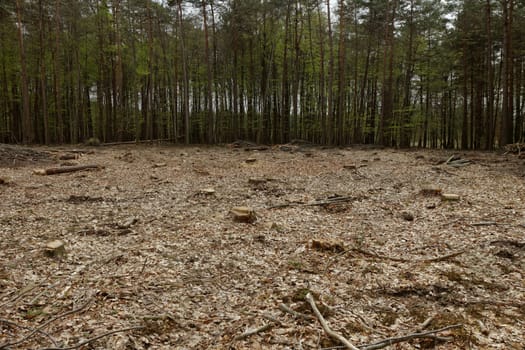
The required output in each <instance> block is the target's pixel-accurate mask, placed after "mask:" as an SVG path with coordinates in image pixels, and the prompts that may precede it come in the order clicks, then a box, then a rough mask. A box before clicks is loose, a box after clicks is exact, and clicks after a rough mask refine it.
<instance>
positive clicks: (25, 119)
mask: <svg viewBox="0 0 525 350" xmlns="http://www.w3.org/2000/svg"><path fill="white" fill-rule="evenodd" d="M16 16H17V21H18V25H17V27H18V47H19V53H20V67H21V72H20V80H21V81H20V85H21V87H22V123H21V126H22V141H23V142H24V143H30V142H32V141H33V125H32V123H31V111H30V109H29V108H30V107H29V87H28V80H27V79H28V77H27V62H26V51H25V47H24V34H23V30H24V24H23V23H22V6H21V0H16Z"/></svg>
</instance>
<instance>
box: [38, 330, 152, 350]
mask: <svg viewBox="0 0 525 350" xmlns="http://www.w3.org/2000/svg"><path fill="white" fill-rule="evenodd" d="M144 328H145V327H144V326H133V327H128V328H122V329H116V330H114V331H110V332H106V333H102V334H100V335H97V336H95V337H93V338H89V339H86V340H84V341H82V342H80V343H78V344H77V345H73V346H68V347H64V348H59V347H55V348H41V349H39V350H74V349H78V348H80V347H82V346H84V345H86V344H89V343H91V342H94V341H95V340H99V339H101V338H104V337H107V336H109V335H112V334H115V333H122V332H127V331H133V330H136V329H144Z"/></svg>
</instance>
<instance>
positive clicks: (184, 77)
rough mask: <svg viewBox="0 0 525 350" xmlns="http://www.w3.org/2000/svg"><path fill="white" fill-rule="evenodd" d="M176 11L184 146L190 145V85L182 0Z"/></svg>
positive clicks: (178, 1) (179, 0) (178, 3)
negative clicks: (180, 64)
mask: <svg viewBox="0 0 525 350" xmlns="http://www.w3.org/2000/svg"><path fill="white" fill-rule="evenodd" d="M177 6H178V11H177V15H178V18H179V35H180V38H179V43H180V52H181V56H182V80H183V90H184V92H183V94H184V100H183V108H184V110H183V112H184V113H183V114H184V142H185V143H186V144H189V143H190V91H189V90H190V87H189V85H190V83H189V77H188V65H187V58H186V49H185V45H184V23H183V22H182V0H177Z"/></svg>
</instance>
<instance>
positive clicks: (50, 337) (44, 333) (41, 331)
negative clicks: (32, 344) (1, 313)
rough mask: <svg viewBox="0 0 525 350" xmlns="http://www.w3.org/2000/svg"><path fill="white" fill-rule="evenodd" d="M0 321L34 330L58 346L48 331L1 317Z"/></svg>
mask: <svg viewBox="0 0 525 350" xmlns="http://www.w3.org/2000/svg"><path fill="white" fill-rule="evenodd" d="M0 323H5V324H7V325H9V326H11V327H17V328H22V329H27V330H30V331H35V332H37V333H39V334H41V335H43V336H44V337H46V338H48V339H49V341H51V343H52V344H53V345H54V346H58V345H57V342H56V340H55V339H54V338H53V337H52V336H51V335H49V334H48V333H46V332H44V331H43V330H39V329H34V328H33V327H28V326H22V325H19V324H18V323H15V322H13V321H9V320H6V319H3V318H0Z"/></svg>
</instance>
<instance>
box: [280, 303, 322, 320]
mask: <svg viewBox="0 0 525 350" xmlns="http://www.w3.org/2000/svg"><path fill="white" fill-rule="evenodd" d="M279 309H280V310H281V311H284V312H287V313H289V314H291V315H293V316H295V317H297V318H302V319H303V320H308V321H312V320H315V317H313V316H310V315H307V314H303V313H300V312H297V311H295V310H293V309H291V308H290V307H289V306H287V305H286V304H280V305H279Z"/></svg>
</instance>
